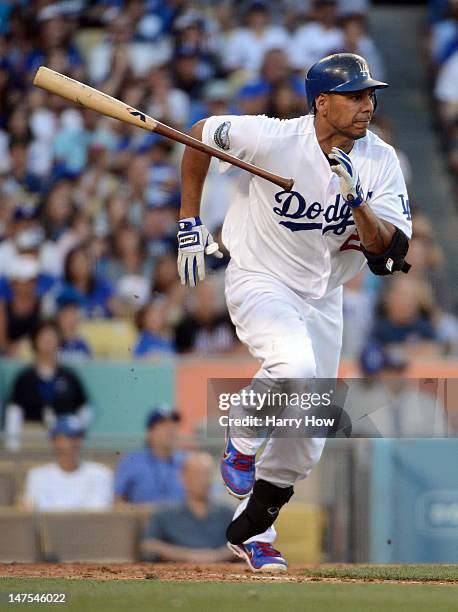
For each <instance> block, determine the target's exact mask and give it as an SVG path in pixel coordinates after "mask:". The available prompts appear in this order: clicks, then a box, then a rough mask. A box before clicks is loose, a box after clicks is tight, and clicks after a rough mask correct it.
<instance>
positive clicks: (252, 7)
mask: <svg viewBox="0 0 458 612" xmlns="http://www.w3.org/2000/svg"><path fill="white" fill-rule="evenodd" d="M288 40H289V38H288V33H287V32H286V30H285V29H284V28H283V27H281V26H277V25H274V24H273V23H272V19H271V15H270V12H269V8H268V6H267V4H266V3H265V2H258V1H257V2H251V3H250V4H249V6H248V9H247V11H246V15H245V27H241V28H236V29H235V30H234V31H233V32H232V35H231V36H230V38H229V39H228V41H227V44H226V48H225V49H224V53H223V57H222V60H223V65H224V68H225V69H226V70H228V71H233V70H245V71H248V72H249V73H250V74H252V75H254V74H256V73H257V72H258V71H259V70H260V69H261V66H262V62H263V59H264V55H265V54H266V52H267V51H269V50H270V49H287V47H288Z"/></svg>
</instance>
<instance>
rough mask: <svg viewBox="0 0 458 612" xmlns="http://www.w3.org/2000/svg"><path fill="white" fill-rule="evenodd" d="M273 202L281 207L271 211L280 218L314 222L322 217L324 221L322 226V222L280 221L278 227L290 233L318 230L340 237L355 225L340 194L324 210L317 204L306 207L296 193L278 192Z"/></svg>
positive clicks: (349, 209) (302, 198)
mask: <svg viewBox="0 0 458 612" xmlns="http://www.w3.org/2000/svg"><path fill="white" fill-rule="evenodd" d="M275 201H276V202H278V204H281V207H279V206H274V208H273V211H274V213H275V214H276V215H278V216H280V217H287V218H288V219H309V220H310V221H314V220H315V219H317V217H319V216H320V215H323V218H324V220H325V221H326V225H324V226H323V223H322V222H315V223H313V222H298V221H280V225H283V227H286V228H287V229H289V230H290V231H292V232H300V231H303V230H315V229H320V230H322V233H323V234H326V233H327V232H333V233H334V235H335V236H341V235H342V234H344V233H345V231H346V229H347V227H349V226H351V225H354V224H355V222H354V221H353V220H352V219H351V216H352V215H351V208H350V206H349V205H348V204H347V203H346V202H345V201H344V199H343V198H342V197H341V195H340V194H337V196H336V199H335V201H334V203H333V204H331V205H329V206H328V207H327V208H326V209H325V208H323V206H322V205H321V204H320V203H319V202H313V203H312V204H310V205H309V206H307V203H306V201H305V198H304V196H303V195H302V194H300V193H299V192H298V191H279V192H278V193H276V194H275Z"/></svg>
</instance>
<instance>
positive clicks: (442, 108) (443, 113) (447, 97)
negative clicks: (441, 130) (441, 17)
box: [434, 51, 458, 128]
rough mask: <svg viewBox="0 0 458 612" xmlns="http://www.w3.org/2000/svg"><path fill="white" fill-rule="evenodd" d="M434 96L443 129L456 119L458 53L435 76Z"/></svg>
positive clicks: (457, 106) (457, 110)
mask: <svg viewBox="0 0 458 612" xmlns="http://www.w3.org/2000/svg"><path fill="white" fill-rule="evenodd" d="M434 95H435V98H436V100H437V101H438V102H439V109H438V112H439V117H440V119H441V121H442V124H443V126H444V127H445V128H447V127H448V126H451V125H453V124H454V123H455V121H456V120H457V119H458V51H455V53H453V54H452V55H451V56H450V57H449V58H448V60H447V61H446V62H445V63H444V64H443V65H442V67H441V69H440V70H439V74H438V75H437V81H436V86H435V89H434Z"/></svg>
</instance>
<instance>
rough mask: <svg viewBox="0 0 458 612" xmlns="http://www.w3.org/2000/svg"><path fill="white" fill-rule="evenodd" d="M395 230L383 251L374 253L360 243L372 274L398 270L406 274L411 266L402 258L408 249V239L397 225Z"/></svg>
mask: <svg viewBox="0 0 458 612" xmlns="http://www.w3.org/2000/svg"><path fill="white" fill-rule="evenodd" d="M395 230H396V231H395V233H394V236H393V240H392V241H391V244H390V246H389V247H388V249H387V250H386V251H385V253H381V254H379V255H374V254H373V253H369V251H366V249H365V248H364V246H363V245H361V248H362V251H363V253H364V256H365V257H366V259H367V265H368V266H369V268H370V271H371V272H373V274H377V276H385V275H387V274H393V272H399V271H401V272H404V274H407V272H408V271H409V270H410V268H411V266H410V264H408V263H407V262H406V261H405V260H404V258H405V256H406V255H407V251H408V250H409V240H408V238H407V236H406V235H405V234H404V232H403V231H401V230H400V229H399V228H398V227H396V228H395Z"/></svg>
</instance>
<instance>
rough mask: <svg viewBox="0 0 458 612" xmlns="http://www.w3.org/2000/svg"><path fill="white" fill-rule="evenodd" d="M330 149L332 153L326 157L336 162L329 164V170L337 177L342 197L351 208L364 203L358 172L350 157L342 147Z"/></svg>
mask: <svg viewBox="0 0 458 612" xmlns="http://www.w3.org/2000/svg"><path fill="white" fill-rule="evenodd" d="M331 150H332V153H331V154H330V155H329V156H328V157H329V159H333V160H334V161H336V162H337V165H336V166H331V170H332V171H333V172H335V173H336V174H337V176H338V177H339V180H340V190H341V192H342V197H343V198H344V200H345V202H347V204H348V205H349V206H351V208H358V206H361V204H363V203H364V194H363V190H362V188H361V183H360V181H359V176H358V173H357V172H356V170H355V168H354V167H353V164H352V162H351V159H350V158H349V156H348V155H347V154H346V153H345V152H344V151H342V149H338V148H337V147H332V149H331Z"/></svg>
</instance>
